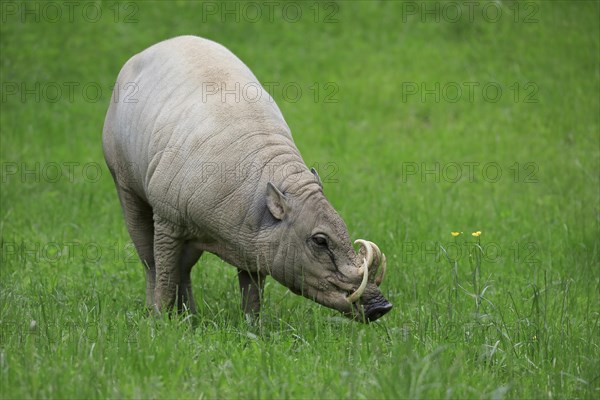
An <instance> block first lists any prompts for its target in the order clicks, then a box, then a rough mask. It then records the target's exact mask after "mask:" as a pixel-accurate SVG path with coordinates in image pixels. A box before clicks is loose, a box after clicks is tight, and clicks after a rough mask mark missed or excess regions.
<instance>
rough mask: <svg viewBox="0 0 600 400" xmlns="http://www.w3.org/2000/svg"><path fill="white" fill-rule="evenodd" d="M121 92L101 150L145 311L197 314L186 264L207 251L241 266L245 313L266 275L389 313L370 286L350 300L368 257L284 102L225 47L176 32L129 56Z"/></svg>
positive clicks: (318, 296)
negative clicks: (304, 152) (302, 147)
mask: <svg viewBox="0 0 600 400" xmlns="http://www.w3.org/2000/svg"><path fill="white" fill-rule="evenodd" d="M222 85H225V86H223V87H222ZM236 85H237V86H236ZM116 87H117V88H118V89H119V90H118V91H117V90H115V91H114V92H113V99H112V101H111V104H110V107H109V110H108V113H107V115H106V120H105V124H104V131H103V137H102V139H103V149H104V155H105V158H106V162H107V164H108V167H109V169H110V171H111V173H112V175H113V178H114V181H115V185H116V188H117V192H118V195H119V200H120V202H121V206H122V209H123V213H124V216H125V221H126V225H127V229H128V231H129V234H130V236H131V239H132V240H133V243H134V244H135V247H136V249H137V252H138V254H139V256H140V258H141V260H142V262H143V263H144V264H145V266H146V302H147V305H148V306H150V307H153V308H155V309H157V310H158V311H159V312H161V311H168V310H170V309H171V308H172V307H175V306H176V307H177V308H178V309H179V310H183V309H185V308H187V309H188V310H190V311H191V312H192V313H194V312H195V311H196V306H195V303H194V299H193V295H192V286H191V280H190V271H191V268H192V266H193V265H194V264H195V263H196V261H197V260H198V258H199V257H200V255H201V254H202V252H204V251H208V252H211V253H214V254H216V255H218V256H219V257H220V258H222V259H223V260H225V261H226V262H228V263H230V264H232V265H234V266H236V267H237V268H238V275H239V281H240V288H241V291H242V305H243V309H244V312H245V313H246V314H257V313H258V312H259V309H260V292H261V290H262V288H263V285H264V279H265V277H266V276H267V275H271V276H272V277H273V278H275V279H276V280H277V281H279V282H280V283H282V284H283V285H285V286H286V287H288V288H289V289H290V290H292V291H293V292H294V293H297V294H302V295H304V296H306V297H307V298H310V299H312V300H314V301H316V302H318V303H320V304H323V305H325V306H327V307H331V308H333V309H336V310H339V311H341V312H342V313H344V314H345V315H348V316H350V317H353V318H355V319H358V320H367V321H368V320H373V319H376V318H378V317H380V316H381V315H383V314H385V313H386V312H387V311H388V310H389V309H390V308H391V304H389V303H388V302H387V300H385V299H384V298H383V296H382V295H381V292H380V291H379V289H378V288H377V286H375V285H374V284H373V283H369V284H368V286H367V288H366V290H365V292H364V295H363V296H362V297H361V299H360V300H359V301H358V302H356V303H354V304H350V303H349V302H348V301H347V300H346V296H347V295H348V294H349V293H351V292H353V291H354V290H355V289H356V288H357V287H358V285H359V283H360V281H361V276H360V274H358V271H357V270H358V267H359V266H360V263H361V261H362V259H360V257H358V256H357V254H356V253H355V251H354V249H353V247H352V244H351V242H350V238H349V236H348V231H347V228H346V226H345V224H344V222H343V221H342V219H341V218H340V216H339V215H338V214H337V213H336V211H335V210H334V209H333V207H332V206H331V205H330V204H329V202H328V201H327V199H326V198H325V196H324V195H323V191H322V187H321V184H320V180H319V179H318V176H317V175H316V173H314V171H310V170H309V169H308V168H307V167H306V165H305V163H304V161H303V160H302V157H301V156H300V153H299V151H298V149H297V148H296V146H295V144H294V141H293V140H292V135H291V133H290V129H289V127H288V126H287V124H286V122H285V120H284V119H283V116H282V115H281V112H280V111H279V109H278V107H277V105H276V104H275V102H274V101H273V99H272V98H271V97H270V96H269V95H268V93H267V92H266V91H262V92H258V91H257V88H258V89H260V88H261V86H260V84H259V83H258V80H257V79H256V77H255V76H254V75H253V74H252V72H250V70H249V69H248V68H247V67H246V66H245V65H244V64H243V63H242V62H241V61H240V60H239V59H238V58H237V57H235V56H234V55H233V54H232V53H231V52H230V51H229V50H227V49H226V48H224V47H223V46H221V45H219V44H217V43H214V42H212V41H209V40H205V39H201V38H198V37H193V36H182V37H177V38H174V39H170V40H167V41H164V42H161V43H158V44H156V45H154V46H152V47H150V48H148V49H146V50H145V51H143V52H141V53H139V54H137V55H135V56H133V57H132V58H131V59H130V60H129V61H128V62H127V63H126V64H125V65H124V66H123V68H122V70H121V72H120V74H119V76H118V79H117V86H116ZM221 87H222V88H224V89H225V90H227V91H229V92H225V94H223V93H222V92H220V91H218V90H217V89H218V88H221ZM253 90H254V91H253ZM257 93H259V94H260V98H259V99H258V97H257ZM315 235H317V236H316V237H315Z"/></svg>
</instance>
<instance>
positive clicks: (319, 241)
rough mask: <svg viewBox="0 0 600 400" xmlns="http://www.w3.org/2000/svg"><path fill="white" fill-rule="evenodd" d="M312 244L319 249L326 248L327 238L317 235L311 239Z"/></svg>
mask: <svg viewBox="0 0 600 400" xmlns="http://www.w3.org/2000/svg"><path fill="white" fill-rule="evenodd" d="M312 240H313V242H314V243H315V244H316V245H317V246H320V247H327V236H325V235H323V234H321V233H317V234H316V235H313V237H312Z"/></svg>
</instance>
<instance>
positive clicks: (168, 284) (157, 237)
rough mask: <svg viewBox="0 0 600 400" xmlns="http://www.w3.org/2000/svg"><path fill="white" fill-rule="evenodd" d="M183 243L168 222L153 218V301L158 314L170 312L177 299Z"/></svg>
mask: <svg viewBox="0 0 600 400" xmlns="http://www.w3.org/2000/svg"><path fill="white" fill-rule="evenodd" d="M183 245H184V242H183V241H182V240H181V239H180V237H179V235H178V232H177V229H176V228H174V227H173V226H172V225H171V224H169V223H168V222H166V221H164V220H162V219H160V218H158V217H155V220H154V259H155V264H156V265H155V268H156V287H155V292H154V301H155V305H156V308H157V311H158V312H159V313H162V312H165V311H171V309H172V308H173V305H174V304H175V301H176V299H177V293H178V290H181V289H180V288H179V284H180V281H181V276H180V275H181V270H180V268H179V261H180V260H181V255H182V251H183Z"/></svg>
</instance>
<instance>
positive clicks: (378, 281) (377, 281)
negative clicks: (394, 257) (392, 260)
mask: <svg viewBox="0 0 600 400" xmlns="http://www.w3.org/2000/svg"><path fill="white" fill-rule="evenodd" d="M385 266H386V259H385V254H381V273H380V274H379V276H378V277H377V278H375V284H376V285H377V286H379V285H381V282H383V277H384V276H385Z"/></svg>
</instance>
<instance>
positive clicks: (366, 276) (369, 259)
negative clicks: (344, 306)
mask: <svg viewBox="0 0 600 400" xmlns="http://www.w3.org/2000/svg"><path fill="white" fill-rule="evenodd" d="M354 243H357V244H360V245H361V246H362V247H363V248H365V250H366V252H367V254H366V255H365V259H364V261H363V265H362V267H361V268H360V269H359V270H358V271H359V273H362V274H363V277H362V282H361V283H360V286H359V287H358V289H356V291H355V292H354V293H352V294H351V295H350V296H348V297H346V300H347V301H348V302H350V303H354V302H356V301H357V300H358V299H360V296H362V294H363V293H364V291H365V288H366V287H367V281H368V280H369V265H371V263H372V262H373V250H372V248H371V246H370V243H371V242H368V241H366V240H362V239H356V240H355V241H354Z"/></svg>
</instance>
